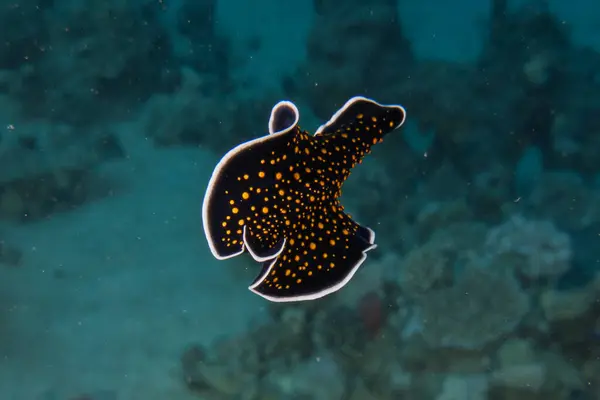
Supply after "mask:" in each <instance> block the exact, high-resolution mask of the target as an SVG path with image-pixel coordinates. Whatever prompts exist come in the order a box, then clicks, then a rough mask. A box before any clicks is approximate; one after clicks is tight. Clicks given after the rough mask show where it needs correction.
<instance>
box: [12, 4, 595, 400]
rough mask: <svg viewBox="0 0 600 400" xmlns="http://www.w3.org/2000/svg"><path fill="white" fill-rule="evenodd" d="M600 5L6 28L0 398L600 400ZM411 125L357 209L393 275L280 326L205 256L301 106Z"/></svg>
mask: <svg viewBox="0 0 600 400" xmlns="http://www.w3.org/2000/svg"><path fill="white" fill-rule="evenodd" d="M595 3H596V2H593V1H591V0H590V1H586V0H575V1H571V2H567V1H563V0H551V1H532V2H525V1H523V2H519V1H508V0H488V1H472V0H460V1H454V2H444V1H438V0H427V1H425V0H423V1H421V2H409V1H404V0H400V1H395V0H372V1H358V0H348V1H341V0H314V1H312V2H310V1H303V2H283V1H274V0H261V1H254V2H240V1H238V0H221V1H217V0H178V1H173V2H168V1H157V0H137V1H133V0H130V1H125V0H102V1H97V2H81V1H79V0H10V1H8V0H7V1H4V2H3V3H2V5H0V399H2V400H4V399H6V400H13V399H14V400H76V399H78V400H83V399H86V400H92V399H93V400H115V399H126V400H129V399H131V400H138V399H139V400H142V399H143V400H153V399H161V400H163V399H168V400H180V399H181V400H184V399H235V400H242V399H244V400H245V399H260V400H279V399H281V400H288V399H289V400H300V399H302V400H304V399H316V400H338V399H339V400H341V399H353V400H354V399H358V400H367V399H373V400H385V399H419V400H420V399H423V400H428V399H436V400H448V399H469V400H479V399H494V400H495V399H540V400H541V399H544V400H546V399H586V400H587V399H600V306H599V304H600V303H599V301H598V298H600V267H598V263H599V262H600V261H599V260H600V245H599V240H600V211H599V210H600V207H599V206H600V188H599V186H598V184H599V177H600V176H599V175H598V174H599V172H600V156H599V153H598V148H599V145H600V136H599V135H600V9H599V7H598V6H597V5H596V4H595ZM356 95H361V96H367V97H369V98H372V99H374V100H376V101H378V102H381V103H386V104H401V105H402V106H404V107H405V108H406V111H407V120H406V123H405V124H404V125H403V127H402V128H401V129H400V130H399V131H395V132H393V133H391V134H390V135H388V136H389V137H386V141H385V142H384V143H383V144H382V145H379V146H376V147H375V148H374V151H373V154H372V155H369V156H368V157H367V158H366V159H365V162H364V163H363V164H362V165H360V166H358V167H357V168H356V169H355V170H354V171H353V173H352V175H351V176H350V178H349V180H348V182H347V184H346V185H345V186H344V194H343V196H342V203H343V204H344V205H345V207H346V209H347V211H349V212H350V213H351V214H352V216H353V218H354V219H355V220H356V221H358V222H360V223H361V224H362V225H364V226H368V227H370V228H372V229H373V230H374V231H375V232H376V234H377V236H376V243H377V244H378V248H377V249H376V250H373V251H372V252H370V253H369V257H368V259H367V260H366V261H365V262H364V264H363V265H362V267H361V268H360V270H359V271H358V272H357V273H356V275H355V276H354V277H353V278H352V279H351V280H350V282H349V283H348V284H347V285H345V286H344V287H343V288H342V289H341V290H339V291H338V292H336V293H334V294H331V295H329V296H326V297H324V298H322V299H319V300H316V301H311V302H301V303H285V304H277V303H272V302H268V301H267V300H265V299H262V298H260V297H259V296H256V295H255V294H253V293H251V292H250V291H249V290H247V287H248V285H249V284H250V283H251V282H252V280H253V279H254V277H255V276H256V275H257V274H258V273H259V270H260V265H259V264H257V263H255V262H253V261H252V259H251V258H250V257H249V256H248V255H247V254H246V255H242V256H239V257H236V258H234V259H231V260H227V261H218V260H215V259H214V257H213V256H212V255H211V253H210V251H209V248H208V245H207V241H206V238H205V237H204V231H203V229H202V218H201V206H202V200H203V196H204V194H205V190H206V187H207V183H208V181H209V178H210V176H211V173H212V171H213V168H214V167H215V165H216V164H217V162H218V161H219V160H220V158H221V157H222V156H223V155H224V154H225V153H226V152H227V151H228V150H230V149H231V148H233V147H234V146H236V145H238V144H240V143H242V142H244V141H247V140H251V139H254V138H257V137H260V136H264V135H266V134H267V133H268V130H267V128H268V125H267V124H268V119H269V113H270V111H271V107H273V105H274V104H275V103H277V102H278V101H280V100H282V99H287V100H290V101H293V102H294V103H295V104H296V105H297V107H298V108H299V110H300V115H301V116H300V125H301V127H302V128H303V129H306V130H308V131H309V132H311V133H312V132H314V130H315V129H316V128H317V127H318V126H319V125H321V124H323V123H324V122H325V121H327V120H328V119H329V118H330V117H331V116H332V115H333V114H334V113H335V112H336V111H337V110H338V109H339V108H340V107H341V106H342V105H343V104H344V103H345V102H346V101H347V100H348V99H349V98H351V97H353V96H356Z"/></svg>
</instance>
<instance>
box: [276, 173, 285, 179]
mask: <svg viewBox="0 0 600 400" xmlns="http://www.w3.org/2000/svg"><path fill="white" fill-rule="evenodd" d="M282 177H283V175H281V172H278V173H276V174H275V179H277V180H280V179H281V178H282Z"/></svg>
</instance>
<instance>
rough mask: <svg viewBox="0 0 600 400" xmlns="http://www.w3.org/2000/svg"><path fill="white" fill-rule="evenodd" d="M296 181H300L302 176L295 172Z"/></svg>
mask: <svg viewBox="0 0 600 400" xmlns="http://www.w3.org/2000/svg"><path fill="white" fill-rule="evenodd" d="M294 179H295V180H299V179H300V174H299V173H297V172H294Z"/></svg>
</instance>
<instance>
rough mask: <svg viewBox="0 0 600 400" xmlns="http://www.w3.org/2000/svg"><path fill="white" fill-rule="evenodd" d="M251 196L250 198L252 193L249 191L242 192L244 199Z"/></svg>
mask: <svg viewBox="0 0 600 400" xmlns="http://www.w3.org/2000/svg"><path fill="white" fill-rule="evenodd" d="M249 198H250V193H248V192H244V193H242V199H244V200H248V199H249Z"/></svg>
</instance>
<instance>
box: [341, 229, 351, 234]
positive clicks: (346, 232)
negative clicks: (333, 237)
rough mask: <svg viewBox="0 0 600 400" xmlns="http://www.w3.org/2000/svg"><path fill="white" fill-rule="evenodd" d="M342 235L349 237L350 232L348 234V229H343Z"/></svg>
mask: <svg viewBox="0 0 600 400" xmlns="http://www.w3.org/2000/svg"><path fill="white" fill-rule="evenodd" d="M342 233H343V234H344V235H349V234H350V232H348V229H343V230H342Z"/></svg>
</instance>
